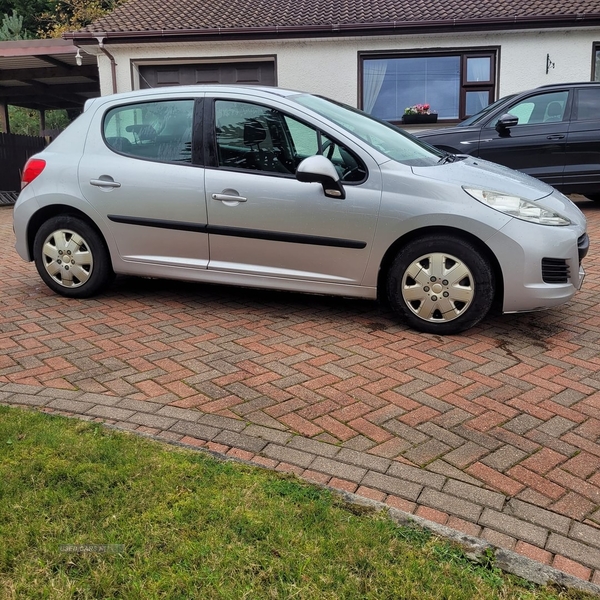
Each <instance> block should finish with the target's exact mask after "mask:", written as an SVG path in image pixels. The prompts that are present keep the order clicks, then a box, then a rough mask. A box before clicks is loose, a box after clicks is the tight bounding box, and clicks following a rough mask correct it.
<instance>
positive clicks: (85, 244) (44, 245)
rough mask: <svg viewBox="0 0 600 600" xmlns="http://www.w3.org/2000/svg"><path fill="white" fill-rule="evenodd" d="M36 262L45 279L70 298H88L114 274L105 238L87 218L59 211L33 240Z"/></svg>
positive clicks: (45, 281) (51, 287)
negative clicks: (85, 219)
mask: <svg viewBox="0 0 600 600" xmlns="http://www.w3.org/2000/svg"><path fill="white" fill-rule="evenodd" d="M33 257H34V260H35V266H36V268H37V270H38V273H39V274H40V277H41V278H42V279H43V281H44V283H45V284H46V285H47V286H48V287H49V288H50V289H51V290H53V291H54V292H56V293H58V294H61V295H63V296H67V297H70V298H87V297H89V296H93V295H94V294H97V293H98V292H100V291H101V290H102V289H103V288H105V287H106V286H107V285H108V283H109V282H110V280H111V279H112V277H113V271H112V266H111V262H110V255H109V253H108V250H107V249H106V246H105V244H104V240H103V239H102V237H101V236H100V235H99V234H98V233H97V232H96V230H95V229H93V228H92V227H90V225H88V224H87V223H86V222H85V221H82V220H81V219H78V218H77V217H72V216H69V215H60V216H57V217H53V218H51V219H49V220H48V221H46V222H45V223H44V224H43V225H42V226H41V227H40V228H39V230H38V232H37V233H36V235H35V239H34V242H33Z"/></svg>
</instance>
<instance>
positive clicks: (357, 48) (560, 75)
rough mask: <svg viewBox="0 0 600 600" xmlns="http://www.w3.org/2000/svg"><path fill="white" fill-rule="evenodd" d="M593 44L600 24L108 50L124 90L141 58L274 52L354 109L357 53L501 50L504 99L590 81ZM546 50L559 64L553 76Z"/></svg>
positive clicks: (294, 73)
mask: <svg viewBox="0 0 600 600" xmlns="http://www.w3.org/2000/svg"><path fill="white" fill-rule="evenodd" d="M595 41H600V29H591V28H590V29H579V30H572V31H566V30H560V31H513V32H497V33H489V34H456V35H449V34H444V35H427V36H424V35H420V36H393V37H391V36H390V37H376V38H373V37H367V36H365V37H360V38H339V39H311V40H276V41H244V42H202V43H178V44H171V43H162V44H141V45H138V46H134V45H129V46H113V45H109V46H107V48H108V49H109V51H110V52H111V54H112V55H113V56H114V57H115V60H116V65H117V66H116V71H117V91H119V92H125V91H130V90H131V89H136V88H137V87H139V83H138V81H139V80H138V78H137V75H136V73H135V62H136V61H148V59H152V60H154V59H156V60H161V59H162V60H165V59H168V60H175V61H176V62H177V61H180V62H187V61H191V62H194V61H206V60H208V61H210V60H212V59H215V60H216V61H218V60H219V59H223V58H227V57H230V58H236V59H238V60H239V59H243V57H244V56H254V57H256V56H273V55H274V56H276V74H277V83H278V85H279V86H280V87H286V88H291V89H298V90H304V91H308V92H315V93H319V94H323V95H325V96H329V97H331V98H334V99H336V100H339V101H342V102H346V103H347V104H350V105H353V106H357V105H358V79H359V71H358V53H359V52H363V51H374V50H375V51H388V50H389V51H394V50H420V49H422V50H427V49H436V50H437V49H444V48H449V49H457V48H465V49H477V48H490V47H499V48H500V52H499V60H498V65H497V67H498V82H499V88H498V90H497V95H498V97H501V96H504V95H506V94H510V93H512V92H517V91H521V90H525V89H529V88H533V87H537V86H539V85H544V84H549V83H561V82H570V81H589V80H590V79H591V65H592V52H593V42H595ZM90 50H92V48H90ZM547 55H550V60H551V61H552V62H553V63H554V65H555V66H554V68H550V70H549V72H548V74H546V58H547ZM98 63H99V69H100V86H101V93H102V94H103V95H105V94H110V93H112V91H113V90H112V76H111V69H110V62H109V60H108V58H107V57H106V56H105V55H103V54H100V55H99V57H98ZM145 64H150V63H148V62H145Z"/></svg>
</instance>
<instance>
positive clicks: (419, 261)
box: [387, 235, 495, 335]
mask: <svg viewBox="0 0 600 600" xmlns="http://www.w3.org/2000/svg"><path fill="white" fill-rule="evenodd" d="M494 293H495V282H494V272H493V270H492V267H491V265H490V263H489V261H488V259H487V258H485V257H484V256H482V255H481V252H480V251H479V250H478V249H477V248H476V247H475V246H474V245H473V244H471V243H470V242H468V241H466V240H463V239H461V238H459V237H455V236H451V235H436V236H427V237H422V238H419V239H416V240H414V241H412V242H410V243H408V244H407V245H406V246H405V247H404V248H403V249H402V250H401V251H400V252H399V253H398V255H397V256H396V258H395V259H394V261H393V263H392V265H391V267H390V269H389V272H388V278H387V296H388V299H389V301H390V304H391V306H392V308H393V309H394V310H395V311H396V312H397V313H398V314H400V315H401V316H403V317H404V319H405V320H406V321H407V322H408V323H409V325H410V326H411V327H413V328H414V329H417V330H419V331H423V332H425V333H436V334H442V335H448V334H456V333H460V332H461V331H465V330H466V329H469V328H470V327H473V325H475V324H477V323H478V322H479V321H481V319H483V318H484V317H485V315H486V314H487V313H488V312H489V310H490V308H491V306H492V303H493V301H494Z"/></svg>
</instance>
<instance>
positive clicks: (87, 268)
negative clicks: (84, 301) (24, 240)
mask: <svg viewBox="0 0 600 600" xmlns="http://www.w3.org/2000/svg"><path fill="white" fill-rule="evenodd" d="M42 261H43V264H44V268H45V269H46V273H48V275H49V276H50V277H51V278H52V279H53V280H54V281H55V282H56V283H58V284H59V285H61V286H62V287H66V288H78V287H81V286H82V285H84V284H85V283H86V282H87V281H88V280H89V278H90V277H91V275H92V271H93V268H94V257H93V256H92V252H91V250H90V247H89V245H88V243H87V242H86V241H85V239H84V238H83V237H81V235H79V234H78V233H76V232H75V231H71V230H70V229H57V230H56V231H53V232H52V233H51V234H50V235H49V236H48V237H47V238H46V240H45V241H44V244H43V246H42Z"/></svg>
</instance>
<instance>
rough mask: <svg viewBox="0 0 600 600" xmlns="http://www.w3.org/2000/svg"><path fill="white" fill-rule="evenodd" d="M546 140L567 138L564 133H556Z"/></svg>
mask: <svg viewBox="0 0 600 600" xmlns="http://www.w3.org/2000/svg"><path fill="white" fill-rule="evenodd" d="M546 139H547V140H564V139H565V136H564V134H563V133H556V134H554V135H549V136H548V137H547V138H546Z"/></svg>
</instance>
